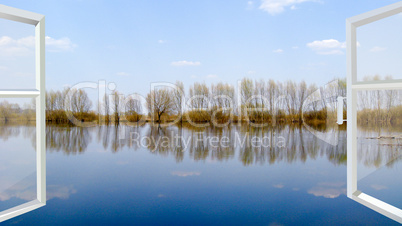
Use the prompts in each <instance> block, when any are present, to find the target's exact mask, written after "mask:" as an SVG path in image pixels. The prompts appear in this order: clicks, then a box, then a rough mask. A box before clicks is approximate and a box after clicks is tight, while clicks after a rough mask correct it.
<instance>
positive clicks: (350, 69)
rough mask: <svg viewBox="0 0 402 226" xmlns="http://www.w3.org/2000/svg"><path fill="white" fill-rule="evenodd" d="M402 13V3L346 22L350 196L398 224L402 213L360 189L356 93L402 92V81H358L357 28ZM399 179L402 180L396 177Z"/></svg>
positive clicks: (348, 176) (348, 184)
mask: <svg viewBox="0 0 402 226" xmlns="http://www.w3.org/2000/svg"><path fill="white" fill-rule="evenodd" d="M401 12H402V2H398V3H394V4H392V5H389V6H385V7H382V8H379V9H376V10H373V11H370V12H367V13H363V14H360V15H357V16H354V17H351V18H348V19H347V20H346V43H347V104H348V111H347V112H348V115H347V117H348V118H347V123H348V124H347V125H348V127H347V135H348V137H347V142H348V144H347V196H348V197H349V198H351V199H353V200H355V201H357V202H359V203H361V204H363V205H365V206H367V207H369V208H371V209H373V210H375V211H377V212H379V213H381V214H383V215H385V216H387V217H389V218H391V219H393V220H395V221H397V222H399V223H402V210H401V209H399V208H397V207H395V206H392V205H390V204H388V203H385V202H383V201H381V200H379V199H376V198H374V197H372V196H369V195H367V194H365V193H363V192H361V191H359V190H358V189H357V113H356V112H357V109H356V106H357V91H358V90H390V89H402V80H387V81H370V82H361V81H357V49H356V48H357V40H356V28H358V27H360V26H363V25H366V24H369V23H372V22H375V21H378V20H381V19H384V18H387V17H390V16H393V15H396V14H398V13H401ZM396 179H400V178H396Z"/></svg>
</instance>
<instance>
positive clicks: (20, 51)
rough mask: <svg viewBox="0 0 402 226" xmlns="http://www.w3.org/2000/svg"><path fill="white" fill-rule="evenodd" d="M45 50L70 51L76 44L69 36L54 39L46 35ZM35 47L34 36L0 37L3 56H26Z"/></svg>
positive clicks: (0, 49)
mask: <svg viewBox="0 0 402 226" xmlns="http://www.w3.org/2000/svg"><path fill="white" fill-rule="evenodd" d="M45 40H46V50H47V51H50V52H64V51H72V50H73V49H74V48H75V47H76V46H77V45H75V44H73V43H72V42H71V41H70V39H69V38H61V39H54V38H52V37H49V36H46V37H45ZM34 48H35V37H34V36H27V37H24V38H20V39H13V38H11V37H8V36H2V37H0V53H1V55H3V56H27V55H30V54H33V52H34Z"/></svg>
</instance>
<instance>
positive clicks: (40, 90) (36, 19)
mask: <svg viewBox="0 0 402 226" xmlns="http://www.w3.org/2000/svg"><path fill="white" fill-rule="evenodd" d="M0 18H3V19H7V20H12V21H16V22H21V23H25V24H31V25H34V26H35V68H36V89H33V90H26V89H25V90H0V98H35V102H36V168H37V169H36V173H37V177H36V180H37V182H36V183H37V199H36V200H34V201H30V202H28V203H25V204H22V205H19V206H16V207H14V208H11V209H8V210H5V211H2V212H0V222H2V221H5V220H8V219H10V218H13V217H16V216H18V215H21V214H24V213H26V212H29V211H32V210H34V209H37V208H39V207H42V206H44V205H45V204H46V137H45V135H46V134H45V126H46V122H45V17H44V16H43V15H40V14H36V13H32V12H28V11H25V10H20V9H16V8H11V7H8V6H4V5H0ZM0 183H1V181H0Z"/></svg>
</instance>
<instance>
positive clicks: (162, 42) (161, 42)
mask: <svg viewBox="0 0 402 226" xmlns="http://www.w3.org/2000/svg"><path fill="white" fill-rule="evenodd" d="M166 42H167V41H166V40H162V39H160V40H158V43H159V44H164V43H166Z"/></svg>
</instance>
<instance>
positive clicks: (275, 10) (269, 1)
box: [260, 0, 317, 15]
mask: <svg viewBox="0 0 402 226" xmlns="http://www.w3.org/2000/svg"><path fill="white" fill-rule="evenodd" d="M303 2H317V1H316V0H262V3H261V5H260V9H261V10H263V11H266V12H268V13H269V14H271V15H276V14H280V13H282V12H284V11H285V8H286V7H290V9H292V10H294V9H296V5H297V4H301V3H303Z"/></svg>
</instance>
